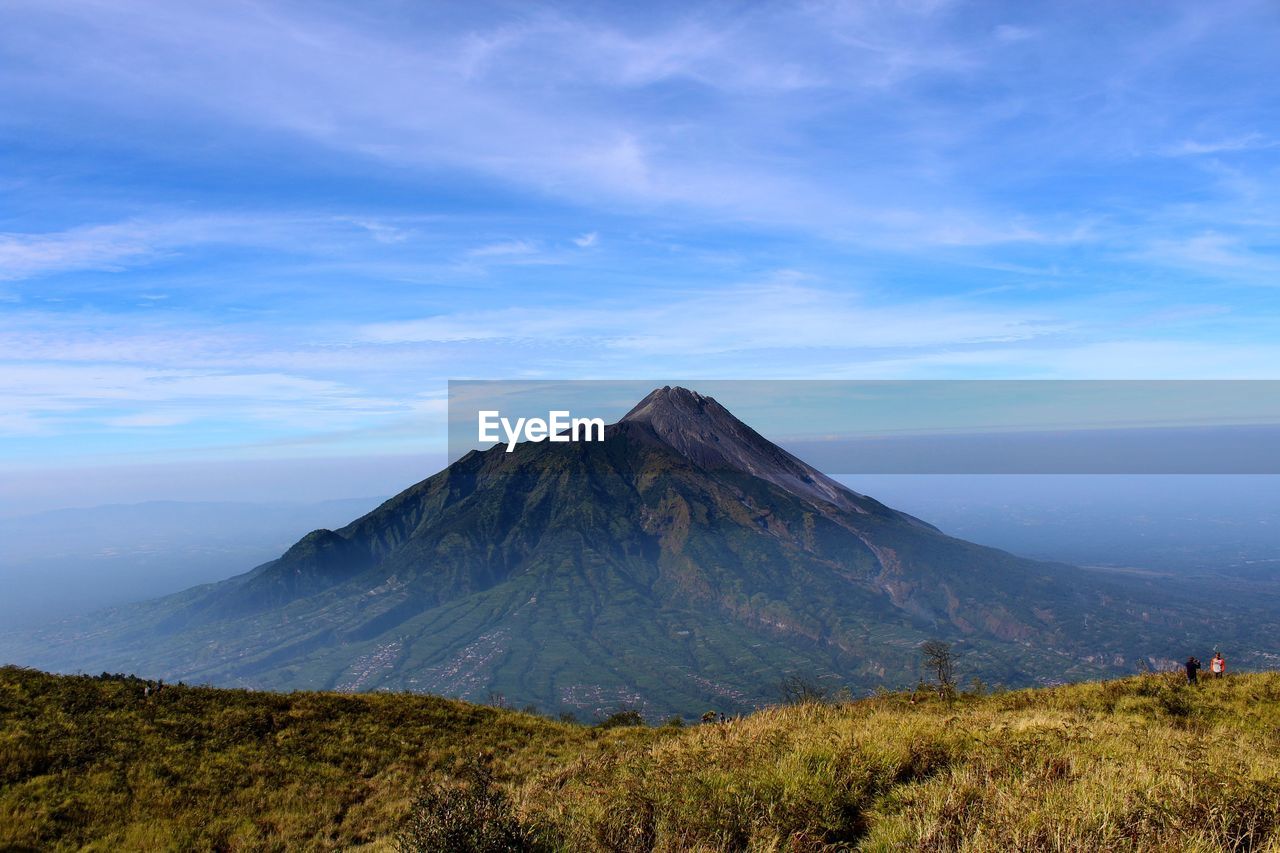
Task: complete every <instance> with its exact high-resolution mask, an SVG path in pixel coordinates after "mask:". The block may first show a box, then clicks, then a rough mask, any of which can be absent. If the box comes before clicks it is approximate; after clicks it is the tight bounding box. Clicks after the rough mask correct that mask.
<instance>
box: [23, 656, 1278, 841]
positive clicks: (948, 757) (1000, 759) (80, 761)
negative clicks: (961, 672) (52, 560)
mask: <svg viewBox="0 0 1280 853" xmlns="http://www.w3.org/2000/svg"><path fill="white" fill-rule="evenodd" d="M141 690H142V683H141V682H136V681H130V680H99V679H92V678H87V677H65V676H49V675H44V674H41V673H36V672H32V671H28V670H20V669H15V668H6V669H2V670H0V849H6V848H7V849H23V848H32V849H70V848H79V847H82V846H85V845H88V846H89V847H90V849H101V850H107V849H121V848H128V849H134V848H151V849H230V850H256V849H279V850H285V849H289V850H292V849H336V848H340V847H341V848H352V847H357V848H358V847H360V846H362V845H367V846H368V848H369V849H388V848H393V847H394V844H395V837H396V834H397V832H401V831H403V830H405V829H406V828H408V830H409V834H408V835H402V841H405V842H413V841H415V840H416V841H417V842H418V843H421V844H424V845H426V844H429V843H433V842H432V840H433V839H435V840H437V841H438V839H439V838H440V837H441V835H440V833H441V832H442V831H444V830H447V829H450V828H452V829H453V830H455V831H459V828H461V829H460V831H462V832H463V833H464V834H465V832H466V831H467V830H468V829H475V827H474V826H470V827H468V821H471V822H472V823H474V822H475V821H474V820H473V819H474V818H475V816H476V815H480V814H483V815H486V816H487V817H488V818H489V820H490V825H491V826H492V825H498V824H502V825H509V826H510V827H511V828H512V833H514V835H513V836H512V837H518V838H522V839H524V841H525V843H528V844H531V845H537V846H542V847H546V848H549V849H564V850H584V849H585V850H591V849H608V850H649V849H660V850H740V849H753V850H782V849H793V850H819V849H824V848H825V849H849V848H858V849H868V850H891V849H901V848H903V847H904V846H905V847H907V848H910V849H932V850H952V849H975V850H982V849H1008V848H1010V847H1016V848H1021V849H1043V850H1058V849H1146V850H1169V849H1193V850H1218V849H1242V850H1280V674H1276V673H1268V674H1259V675H1239V676H1233V677H1230V678H1227V679H1223V680H1221V681H1217V682H1209V683H1204V684H1201V685H1199V686H1196V687H1185V686H1182V685H1180V684H1178V683H1177V681H1176V679H1174V678H1172V677H1170V676H1163V675H1153V676H1145V677H1135V678H1130V679H1124V680H1119V681H1111V682H1100V683H1089V684H1080V685H1074V686H1068V687H1060V688H1053V689H1047V690H1036V691H1018V692H1010V693H1001V694H997V695H991V696H962V697H960V698H959V699H957V700H956V701H955V702H954V703H947V702H943V701H941V700H939V699H937V698H936V697H932V698H928V699H924V700H923V701H917V702H916V703H914V704H913V703H912V702H911V701H910V698H909V697H908V696H906V695H901V694H893V695H885V696H882V697H878V698H874V699H869V700H864V701H860V702H856V703H852V704H847V705H842V706H833V705H804V706H795V707H785V708H777V709H773V710H769V711H764V712H761V713H758V714H755V715H753V716H750V717H747V718H744V719H741V720H735V721H731V722H729V723H725V724H710V725H703V726H696V727H689V728H684V729H680V728H674V727H666V728H642V727H634V728H612V729H607V730H606V729H599V728H588V727H585V726H577V725H570V724H563V723H559V722H553V721H549V720H545V719H541V718H538V717H535V716H532V715H526V714H520V713H516V712H512V711H504V710H499V709H493V708H485V707H478V706H474V705H467V704H464V703H460V702H453V701H448V700H442V699H434V698H430V697H420V696H407V695H363V696H344V695H335V694H319V693H294V694H268V693H249V692H244V691H231V690H213V689H196V688H183V687H171V688H166V689H165V690H164V691H163V692H161V693H160V694H158V695H156V696H153V697H151V698H150V699H147V698H145V697H143V696H142V694H141ZM480 753H489V754H491V755H492V763H491V766H492V770H493V774H494V778H495V793H493V794H492V795H491V796H488V798H487V799H486V798H485V796H480V797H478V798H477V797H475V796H471V797H470V798H468V796H467V795H466V793H465V792H463V793H458V789H457V788H456V787H455V785H454V783H453V782H452V781H451V780H452V779H454V778H457V777H463V778H465V777H467V773H466V772H465V769H466V767H467V766H468V764H469V763H471V761H472V759H473V758H474V756H476V755H477V754H480ZM435 782H443V783H444V786H443V787H438V788H434V789H433V788H432V785H433V783H435ZM476 784H477V783H474V782H472V783H471V785H472V788H473V789H474V788H475V787H476ZM423 786H426V788H427V789H428V791H430V792H432V793H431V797H432V798H433V799H430V798H429V801H430V802H432V803H434V805H435V809H436V810H435V811H430V810H425V811H424V808H423V806H422V802H423V801H419V807H418V809H417V811H416V814H415V809H414V805H413V803H414V797H415V793H416V792H417V791H419V790H421V789H422V788H423ZM497 792H501V793H497ZM473 793H474V791H473ZM477 803H479V804H480V805H481V806H483V808H480V807H478V806H477ZM486 809H487V811H486ZM442 810H443V811H442ZM495 816H496V818H495ZM504 822H505V823H504ZM446 824H447V825H446ZM442 827H443V829H442ZM432 833H435V834H434V835H433V834H432Z"/></svg>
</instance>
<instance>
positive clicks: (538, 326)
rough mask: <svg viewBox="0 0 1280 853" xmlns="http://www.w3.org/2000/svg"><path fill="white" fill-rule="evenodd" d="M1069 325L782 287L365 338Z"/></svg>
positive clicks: (840, 334) (726, 348)
mask: <svg viewBox="0 0 1280 853" xmlns="http://www.w3.org/2000/svg"><path fill="white" fill-rule="evenodd" d="M1060 328H1061V327H1060V325H1059V324H1056V323H1054V322H1052V321H1050V320H1049V319H1048V318H1046V317H1043V316H1039V315H1038V314H1037V312H1034V311H1018V312H1013V311H998V310H990V311H983V310H978V309H973V308H967V307H964V306H962V305H960V304H954V303H948V302H947V301H945V300H937V301H933V302H929V303H916V304H905V305H903V304H898V305H893V306H874V305H868V304H864V303H861V302H859V301H858V300H856V299H853V298H851V297H849V296H848V295H845V294H842V293H839V292H835V291H824V290H819V289H816V288H806V287H800V286H796V285H794V284H791V283H787V282H783V283H776V284H763V285H754V286H743V287H737V288H731V289H728V290H724V291H715V292H708V293H703V294H690V295H688V296H685V297H683V298H677V299H675V300H670V301H666V302H664V303H661V304H655V303H649V304H642V305H635V304H629V305H599V306H597V307H591V308H571V309H547V308H535V307H519V308H517V307H511V308H501V309H494V310H486V311H473V312H464V313H458V314H451V315H442V316H437V317H428V318H423V319H419V320H407V321H398V322H390V323H375V324H370V325H367V326H365V327H364V328H363V329H362V331H361V336H362V337H363V338H364V339H365V340H368V341H371V342H379V343H394V342H418V343H422V342H428V341H434V342H444V343H458V342H464V341H521V340H530V341H532V340H538V341H544V342H548V343H553V342H556V341H563V340H591V341H594V342H596V344H597V345H599V346H602V347H605V348H607V349H609V350H613V351H616V352H620V353H632V354H637V355H638V354H662V355H664V356H672V357H673V356H678V355H680V356H699V355H708V354H713V353H728V352H737V351H767V350H770V349H786V350H793V349H808V348H815V347H827V348H839V349H862V348H871V349H875V348H885V347H928V346H940V345H950V344H960V343H975V342H988V343H989V342H998V341H1012V340H1022V339H1027V338H1033V337H1038V336H1041V335H1044V334H1050V333H1053V332H1055V331H1059V330H1060Z"/></svg>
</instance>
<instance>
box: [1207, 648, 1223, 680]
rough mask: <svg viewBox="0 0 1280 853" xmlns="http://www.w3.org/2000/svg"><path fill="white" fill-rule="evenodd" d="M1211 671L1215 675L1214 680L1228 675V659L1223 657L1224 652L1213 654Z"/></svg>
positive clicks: (1210, 664)
mask: <svg viewBox="0 0 1280 853" xmlns="http://www.w3.org/2000/svg"><path fill="white" fill-rule="evenodd" d="M1209 671H1210V672H1212V673H1213V677H1214V678H1221V677H1222V676H1224V675H1226V674H1227V659H1226V658H1224V657H1223V656H1222V652H1214V653H1213V659H1212V660H1210V661H1209Z"/></svg>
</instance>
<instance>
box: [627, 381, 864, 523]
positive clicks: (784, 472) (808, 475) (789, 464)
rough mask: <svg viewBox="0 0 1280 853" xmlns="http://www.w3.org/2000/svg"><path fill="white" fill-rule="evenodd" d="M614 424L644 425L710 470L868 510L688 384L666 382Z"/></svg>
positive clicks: (854, 496)
mask: <svg viewBox="0 0 1280 853" xmlns="http://www.w3.org/2000/svg"><path fill="white" fill-rule="evenodd" d="M618 426H619V427H620V428H621V429H622V430H624V431H626V430H629V429H636V428H637V427H643V428H647V429H648V430H650V431H652V433H653V435H654V436H655V437H656V438H658V439H659V440H660V441H662V442H663V443H665V444H666V445H667V446H669V447H670V448H671V449H673V450H675V451H676V452H677V453H679V454H680V455H681V456H683V457H685V458H686V459H688V460H689V461H690V462H692V463H693V464H694V465H697V466H698V467H700V468H703V469H705V470H708V471H713V470H718V469H732V470H735V471H739V472H742V473H744V474H749V475H751V476H753V477H759V478H760V479H762V480H766V481H768V482H770V483H773V484H774V485H775V486H780V487H782V488H783V489H786V490H787V491H788V492H790V493H791V494H793V495H796V496H797V497H800V498H804V499H806V500H816V501H823V502H825V503H829V504H832V505H834V506H836V507H839V508H841V509H846V510H852V511H854V512H867V511H869V509H870V506H869V505H868V503H867V498H865V497H864V496H862V495H859V494H857V493H856V492H853V491H851V490H849V489H847V488H845V487H844V486H842V485H840V484H839V483H837V482H836V481H835V480H832V479H831V478H830V477H827V476H826V475H825V474H823V473H822V472H820V471H818V470H817V469H816V468H813V467H812V466H810V465H807V464H806V463H804V462H802V461H800V460H799V459H797V458H796V457H794V456H792V455H791V454H790V453H788V452H786V451H785V450H783V449H782V448H781V447H778V446H777V445H776V444H774V443H773V442H771V441H769V440H768V439H767V438H765V437H764V436H762V435H760V433H758V432H756V431H755V430H753V429H752V428H751V427H749V426H747V425H746V424H744V423H743V422H742V421H740V420H738V419H737V418H736V417H734V416H733V415H732V414H730V412H729V410H728V409H726V408H725V407H724V406H722V405H720V404H719V403H717V402H716V401H715V399H714V398H712V397H704V396H703V395H702V394H699V393H698V392H696V391H690V390H688V389H687V388H680V387H675V388H672V387H671V386H669V385H668V386H665V387H662V388H658V389H656V390H654V391H652V392H650V393H649V395H648V396H646V397H645V398H644V399H643V400H641V401H640V402H639V403H637V404H636V405H635V408H633V409H632V410H631V411H629V412H627V414H626V415H624V416H623V418H622V420H621V421H620V422H619V424H618ZM636 431H637V432H638V431H639V430H638V429H637V430H636ZM872 503H873V504H874V502H872ZM875 506H876V507H879V504H875Z"/></svg>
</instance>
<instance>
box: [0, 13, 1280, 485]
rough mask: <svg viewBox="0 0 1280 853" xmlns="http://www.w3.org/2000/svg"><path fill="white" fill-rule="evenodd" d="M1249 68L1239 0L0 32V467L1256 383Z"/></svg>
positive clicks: (229, 17) (1255, 88)
mask: <svg viewBox="0 0 1280 853" xmlns="http://www.w3.org/2000/svg"><path fill="white" fill-rule="evenodd" d="M1276 44H1280V7H1277V6H1276V5H1275V4H1274V3H1265V2H1258V3H1249V2H1225V3H1216V4H1208V3H1203V2H1187V3H1175V2H1170V3H1163V2H1162V3H1125V4H1115V3H1093V4H1091V3H1083V2H1068V3H1058V4H1054V3H1044V4H1040V3H1037V4H1027V3H962V2H940V1H939V0H932V1H931V2H923V0H922V1H921V2H900V3H887V2H884V3H881V2H870V3H822V2H817V3H796V4H718V3H717V4H697V3H694V4H688V3H682V4H671V5H667V6H662V5H653V4H618V5H613V6H610V5H605V4H585V3H583V4H576V3H574V4H570V3H566V4H546V5H541V4H532V3H512V4H497V5H484V4H444V3H441V4H427V3H410V2H403V1H402V2H368V3H360V4H350V3H323V2H305V3H304V2H297V3H293V2H270V0H262V2H236V0H217V2H183V3H172V2H142V0H57V2H49V0H6V2H5V3H4V5H3V8H0V200H2V201H0V467H2V468H4V469H7V470H8V471H9V477H10V482H15V483H16V482H18V480H16V479H14V478H15V477H18V476H19V475H21V476H22V477H27V478H31V477H37V476H44V475H43V474H42V473H40V472H43V471H46V470H48V469H54V468H56V469H58V470H60V471H62V472H64V473H65V472H68V471H73V470H75V469H76V468H77V466H88V465H102V464H106V463H111V464H116V465H123V466H127V465H135V464H139V463H142V462H147V463H155V462H166V463H172V464H174V465H177V466H181V465H196V464H207V463H210V462H213V461H217V460H226V461H227V463H228V464H230V463H231V461H233V460H261V459H282V458H290V459H301V458H310V457H328V458H331V459H339V458H341V459H353V458H359V457H361V456H364V455H387V456H390V455H392V454H428V453H436V452H440V453H441V454H442V452H443V446H444V441H445V418H444V403H445V394H446V380H447V379H449V378H543V377H549V378H629V377H635V378H640V377H650V376H660V377H690V378H759V379H769V378H822V379H839V378H892V379H898V378H935V379H943V378H948V379H949V378H1100V379H1101V378H1105V379H1116V378H1124V379H1133V378H1276V368H1275V365H1277V364H1280V343H1277V341H1278V340H1280V334H1277V332H1278V331H1280V322H1278V320H1280V301H1278V299H1277V296H1278V295H1280V254H1278V253H1277V243H1278V242H1280V236H1278V235H1280V227H1278V226H1280V200H1278V199H1280V193H1277V188H1278V187H1277V184H1278V181H1277V178H1278V176H1280V174H1278V173H1280V106H1278V104H1280V99H1278V97H1277V94H1276V86H1275V81H1276V80H1280V52H1278V51H1276V49H1275V45H1276ZM175 470H178V469H176V468H175ZM425 473H429V472H427V471H419V472H415V475H414V476H407V475H406V476H405V477H404V478H402V479H403V482H402V483H401V485H404V484H407V483H408V482H411V481H412V480H413V479H417V476H419V475H425ZM335 490H336V492H337V493H348V492H347V491H345V490H344V489H342V488H336V489H335ZM193 496H198V495H193ZM0 497H2V496H0Z"/></svg>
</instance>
